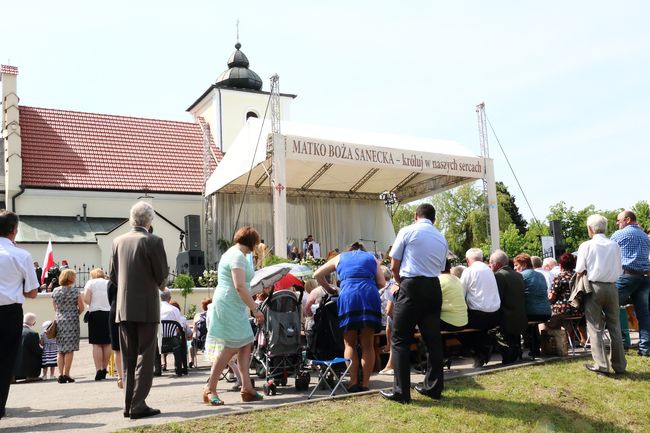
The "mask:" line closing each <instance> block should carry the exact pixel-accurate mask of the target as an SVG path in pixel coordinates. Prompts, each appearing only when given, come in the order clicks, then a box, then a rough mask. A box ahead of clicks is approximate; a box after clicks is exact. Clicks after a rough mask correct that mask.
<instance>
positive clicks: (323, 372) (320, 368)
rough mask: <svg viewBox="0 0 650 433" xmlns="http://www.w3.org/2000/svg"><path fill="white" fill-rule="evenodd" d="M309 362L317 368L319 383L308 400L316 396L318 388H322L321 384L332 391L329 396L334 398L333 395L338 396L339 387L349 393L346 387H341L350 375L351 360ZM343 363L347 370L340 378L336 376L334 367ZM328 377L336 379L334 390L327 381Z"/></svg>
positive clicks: (337, 359) (338, 359)
mask: <svg viewBox="0 0 650 433" xmlns="http://www.w3.org/2000/svg"><path fill="white" fill-rule="evenodd" d="M307 362H308V363H311V365H312V366H313V367H315V370H316V371H317V372H318V383H316V386H314V389H312V390H311V393H310V394H309V396H308V397H307V400H309V399H310V398H311V397H312V396H313V395H314V393H315V392H316V390H317V389H318V387H319V386H320V384H321V383H324V384H326V385H327V387H328V388H329V389H330V391H331V392H330V395H329V396H330V397H332V396H333V395H335V394H336V390H337V389H338V388H339V386H340V387H341V388H342V389H344V390H345V392H346V393H347V392H348V390H347V389H345V387H344V386H341V385H342V383H343V378H344V377H345V376H346V375H347V374H348V370H350V365H351V364H350V360H349V359H347V358H334V359H330V360H328V361H319V360H307ZM341 363H345V370H344V371H343V373H341V375H340V376H339V375H338V374H336V370H334V368H332V366H334V365H337V364H341ZM328 375H331V376H332V377H333V378H334V380H335V381H336V383H335V385H334V387H333V388H332V386H331V385H330V383H329V381H328V380H327V378H328Z"/></svg>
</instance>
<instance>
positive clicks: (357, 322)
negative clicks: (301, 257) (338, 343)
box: [314, 242, 386, 392]
mask: <svg viewBox="0 0 650 433" xmlns="http://www.w3.org/2000/svg"><path fill="white" fill-rule="evenodd" d="M335 270H336V273H337V274H338V276H339V279H340V280H341V291H340V293H339V299H338V311H339V326H340V327H341V328H342V329H343V343H344V345H345V349H344V354H343V356H344V357H345V358H348V359H349V360H350V361H351V362H350V370H349V372H350V384H349V386H348V391H349V392H360V391H367V390H368V382H369V381H370V373H372V369H373V367H374V363H375V350H374V346H373V339H374V334H375V332H379V331H380V330H381V328H382V326H381V299H380V297H379V289H380V288H382V287H384V286H385V285H386V280H385V279H384V274H383V272H382V271H381V267H380V264H379V262H378V261H377V260H376V259H375V256H373V255H372V254H371V253H369V252H367V251H366V250H365V248H364V247H363V245H362V244H360V243H358V242H355V243H354V244H352V245H351V246H350V247H349V248H348V251H347V252H344V253H342V254H339V255H338V256H336V257H334V258H332V259H330V260H329V261H328V262H327V263H325V264H324V265H323V266H321V267H320V268H319V269H318V270H317V271H316V272H315V273H314V278H316V280H317V281H318V282H319V284H320V285H321V286H322V287H323V288H324V289H325V290H326V291H328V292H329V293H332V294H334V293H336V292H335V289H333V288H332V286H330V284H329V283H328V282H327V280H326V279H325V276H326V275H328V274H331V273H332V272H334V271H335ZM357 344H360V345H361V368H362V372H363V378H362V381H361V384H359V382H358V378H359V357H358V356H357Z"/></svg>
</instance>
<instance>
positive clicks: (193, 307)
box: [185, 304, 196, 320]
mask: <svg viewBox="0 0 650 433" xmlns="http://www.w3.org/2000/svg"><path fill="white" fill-rule="evenodd" d="M195 315H196V304H192V305H190V308H189V309H188V310H187V314H185V318H186V319H187V320H192V319H194V316H195Z"/></svg>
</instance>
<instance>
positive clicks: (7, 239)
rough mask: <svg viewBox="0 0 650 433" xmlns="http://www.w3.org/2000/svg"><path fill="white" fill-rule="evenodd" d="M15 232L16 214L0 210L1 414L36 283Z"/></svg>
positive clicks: (1, 415) (25, 252) (16, 228)
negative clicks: (28, 300) (25, 305)
mask: <svg viewBox="0 0 650 433" xmlns="http://www.w3.org/2000/svg"><path fill="white" fill-rule="evenodd" d="M17 233H18V215H16V214H15V213H13V212H10V211H7V210H4V209H2V210H0V418H2V417H4V416H5V405H6V404H7V397H8V396H9V385H10V383H11V376H12V375H13V373H14V365H15V363H16V352H17V351H18V346H19V345H20V342H21V339H22V330H23V302H25V297H27V298H32V299H33V298H35V297H36V294H37V293H38V287H39V284H38V281H36V273H35V272H34V266H33V265H32V263H33V260H32V256H31V255H30V254H29V253H28V252H27V251H25V250H23V249H21V248H17V247H16V245H15V244H14V241H15V239H16V234H17Z"/></svg>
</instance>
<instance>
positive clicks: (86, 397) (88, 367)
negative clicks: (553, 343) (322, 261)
mask: <svg viewBox="0 0 650 433" xmlns="http://www.w3.org/2000/svg"><path fill="white" fill-rule="evenodd" d="M80 349H81V350H80V351H79V352H76V354H75V360H74V362H73V365H72V376H73V377H74V378H76V382H75V383H69V384H59V383H57V382H56V380H47V381H42V382H35V383H18V384H16V385H12V386H11V390H10V392H9V400H8V402H7V417H6V418H3V419H2V420H0V431H2V432H12V433H13V432H67V433H70V432H88V433H100V432H113V431H115V430H119V429H121V428H127V427H135V426H139V425H145V424H162V423H168V422H171V421H183V420H188V419H191V418H198V417H205V416H209V415H215V414H224V413H236V412H241V411H243V410H249V409H252V408H263V407H269V406H277V405H280V404H285V403H292V402H299V401H304V400H306V397H307V394H308V393H306V392H296V391H295V388H294V387H293V386H291V387H280V388H279V389H278V394H277V395H275V396H270V397H266V398H265V399H264V401H263V402H257V403H248V404H242V403H241V401H240V398H239V393H238V392H232V391H230V392H227V391H225V389H226V388H228V387H230V386H231V385H232V384H230V383H226V382H225V381H222V382H220V383H219V388H218V390H219V395H220V397H221V398H222V399H223V400H224V401H225V403H226V404H225V406H221V407H210V406H207V405H206V404H204V403H203V400H202V388H203V385H204V384H205V382H206V381H207V378H208V374H209V369H208V365H207V363H206V362H205V361H201V363H202V365H200V366H199V368H196V369H192V370H191V371H190V374H189V375H188V376H183V377H180V378H179V377H175V376H174V375H172V374H171V373H170V372H167V373H165V374H163V376H162V377H157V378H155V379H154V385H153V388H152V390H151V393H150V395H149V398H148V399H147V403H148V404H149V405H150V406H151V407H154V408H158V409H160V410H162V414H161V415H159V416H156V417H153V418H148V419H143V420H136V421H132V420H130V419H125V418H124V417H123V416H122V410H123V398H122V393H121V390H119V389H118V388H117V381H116V379H115V378H109V379H107V380H105V381H101V382H95V381H94V377H95V371H94V367H93V362H92V356H91V347H90V346H89V345H88V342H87V340H82V342H81V348H80ZM582 353H583V352H582V350H580V351H579V354H582ZM169 360H170V361H172V360H173V356H172V355H170V356H169ZM543 361H544V360H543V359H538V360H536V361H534V362H537V363H539V362H543ZM534 362H533V363H534ZM172 363H173V361H172ZM471 364H472V363H471V359H455V360H454V364H453V365H452V368H451V370H449V371H447V370H445V378H449V379H450V378H453V377H458V376H465V375H474V374H480V373H483V372H488V371H494V370H495V369H498V368H500V361H499V357H498V356H496V355H495V356H494V357H493V360H492V362H491V363H490V364H489V366H488V367H486V368H482V369H474V368H472V365H471ZM525 364H530V362H528V363H524V364H523V365H525ZM517 365H522V364H521V363H520V364H517ZM412 380H413V381H421V380H422V375H418V374H413V375H412ZM257 382H258V383H257V384H256V385H258V387H259V386H260V385H261V382H262V380H261V379H257ZM311 383H312V386H313V384H314V383H315V378H314V377H312V382H311ZM290 384H291V382H290ZM391 385H392V376H381V375H374V376H373V377H372V380H371V383H370V388H371V389H374V390H377V389H381V388H388V387H390V386H391ZM310 390H311V388H310Z"/></svg>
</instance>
